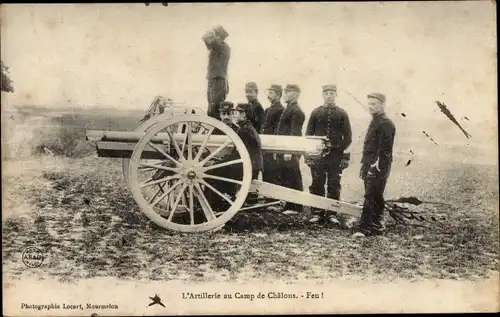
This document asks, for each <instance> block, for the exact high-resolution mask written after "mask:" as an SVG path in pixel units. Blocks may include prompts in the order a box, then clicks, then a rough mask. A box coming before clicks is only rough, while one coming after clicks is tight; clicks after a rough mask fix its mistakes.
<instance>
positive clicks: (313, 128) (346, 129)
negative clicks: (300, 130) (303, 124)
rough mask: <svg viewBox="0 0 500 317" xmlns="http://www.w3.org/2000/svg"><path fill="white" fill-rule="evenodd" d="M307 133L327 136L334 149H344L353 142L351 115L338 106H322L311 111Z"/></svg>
mask: <svg viewBox="0 0 500 317" xmlns="http://www.w3.org/2000/svg"><path fill="white" fill-rule="evenodd" d="M306 135H314V136H326V137H327V138H328V140H329V141H330V145H331V147H332V148H333V149H339V150H342V151H344V150H346V149H347V148H348V147H349V146H350V145H351V142H352V130H351V123H350V121H349V116H348V115H347V112H346V111H345V110H344V109H342V108H340V107H338V106H327V105H323V106H320V107H318V108H316V109H314V110H313V112H312V113H311V117H310V118H309V122H308V124H307V130H306Z"/></svg>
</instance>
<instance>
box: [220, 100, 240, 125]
mask: <svg viewBox="0 0 500 317" xmlns="http://www.w3.org/2000/svg"><path fill="white" fill-rule="evenodd" d="M233 109H234V103H232V102H231V101H224V102H221V104H220V118H221V120H222V122H224V123H225V124H227V125H228V126H230V127H231V128H233V130H235V131H237V130H238V127H237V126H236V125H235V124H234V123H233Z"/></svg>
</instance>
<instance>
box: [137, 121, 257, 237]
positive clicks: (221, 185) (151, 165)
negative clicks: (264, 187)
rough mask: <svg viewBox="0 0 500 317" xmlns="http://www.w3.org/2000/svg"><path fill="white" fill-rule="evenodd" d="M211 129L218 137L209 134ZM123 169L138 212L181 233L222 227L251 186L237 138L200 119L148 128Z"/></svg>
mask: <svg viewBox="0 0 500 317" xmlns="http://www.w3.org/2000/svg"><path fill="white" fill-rule="evenodd" d="M180 124H181V125H182V126H184V127H185V128H184V129H182V131H181V133H179V130H178V129H176V128H177V127H179V125H180ZM200 125H201V126H203V131H205V132H204V133H203V132H202V133H199V127H200ZM215 130H219V131H221V132H222V134H218V135H214V134H213V132H214V131H215ZM219 133H220V132H219ZM148 153H149V155H148ZM151 153H153V154H154V156H153V159H151V157H152V156H151ZM128 165H129V170H128V184H129V188H130V191H131V193H132V196H133V197H134V199H135V201H136V202H137V204H138V205H139V207H140V209H141V210H142V212H144V213H145V214H146V215H147V216H148V217H149V218H150V219H151V220H152V221H154V222H155V223H156V224H157V225H159V226H161V227H163V228H166V229H171V230H175V231H181V232H202V231H209V230H212V229H216V228H218V227H220V226H222V225H223V224H224V223H226V222H227V221H228V220H230V219H231V218H232V217H233V216H234V215H235V214H236V213H237V212H238V210H239V209H240V208H241V206H242V205H243V203H244V202H245V199H246V197H247V195H248V192H249V190H250V185H251V181H252V166H251V161H250V156H249V154H248V151H247V149H246V147H245V145H244V144H243V142H242V141H241V139H240V138H239V136H238V135H237V134H236V132H235V131H234V130H233V129H232V128H230V127H229V126H227V125H225V124H224V123H222V122H221V121H218V120H216V119H213V118H210V117H208V116H203V115H184V116H176V117H171V118H168V119H165V120H164V121H160V122H157V123H155V124H153V125H152V126H150V127H149V128H148V129H147V131H146V132H145V134H144V136H143V137H142V138H141V139H140V140H139V142H138V143H137V144H136V146H135V148H134V151H133V153H132V156H131V158H130V161H129V163H128Z"/></svg>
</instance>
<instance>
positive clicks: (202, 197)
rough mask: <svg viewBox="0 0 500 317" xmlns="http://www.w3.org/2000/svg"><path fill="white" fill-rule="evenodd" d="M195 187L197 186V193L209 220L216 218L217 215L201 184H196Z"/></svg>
mask: <svg viewBox="0 0 500 317" xmlns="http://www.w3.org/2000/svg"><path fill="white" fill-rule="evenodd" d="M195 187H196V192H195V195H196V196H197V198H198V200H199V201H200V205H201V209H203V213H204V214H205V217H206V218H207V221H212V220H215V219H216V218H217V216H215V214H214V211H213V210H212V207H210V204H209V203H208V200H207V198H206V197H205V194H203V190H202V189H201V187H200V184H195Z"/></svg>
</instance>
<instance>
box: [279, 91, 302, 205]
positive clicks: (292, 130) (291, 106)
mask: <svg viewBox="0 0 500 317" xmlns="http://www.w3.org/2000/svg"><path fill="white" fill-rule="evenodd" d="M299 96H300V88H299V86H298V85H287V86H286V87H285V96H284V100H285V103H286V107H285V110H283V112H282V113H281V116H280V119H279V121H278V127H277V128H276V135H292V136H302V126H303V124H304V121H305V114H304V111H302V109H301V108H300V106H299V103H298V102H297V101H298V98H299ZM276 157H277V164H278V169H279V172H278V177H279V179H280V185H281V186H284V187H287V188H291V189H295V190H300V191H303V190H304V186H303V184H302V173H301V172H300V164H299V163H300V162H299V160H300V156H299V155H292V154H280V155H276ZM302 211H303V206H302V205H298V204H294V203H290V202H287V203H286V205H285V211H284V214H290V215H291V214H297V213H299V212H302Z"/></svg>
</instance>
